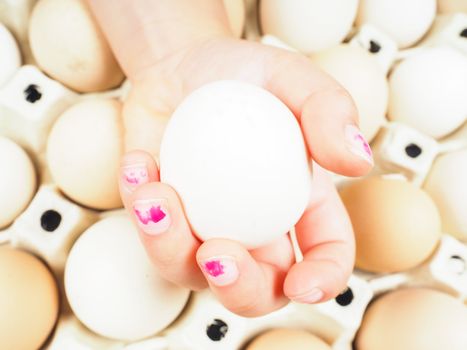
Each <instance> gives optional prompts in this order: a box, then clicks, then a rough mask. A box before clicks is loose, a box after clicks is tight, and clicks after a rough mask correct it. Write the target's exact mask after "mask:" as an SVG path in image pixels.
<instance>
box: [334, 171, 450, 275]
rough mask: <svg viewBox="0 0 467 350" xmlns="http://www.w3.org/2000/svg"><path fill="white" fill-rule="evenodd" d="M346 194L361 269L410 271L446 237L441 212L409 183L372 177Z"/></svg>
mask: <svg viewBox="0 0 467 350" xmlns="http://www.w3.org/2000/svg"><path fill="white" fill-rule="evenodd" d="M340 195H341V198H342V200H343V202H344V204H345V206H346V208H347V211H348V213H349V215H350V219H351V220H352V225H353V228H354V232H355V239H356V243H357V256H356V266H357V267H358V268H361V269H364V270H368V271H373V272H395V271H403V270H407V269H410V268H413V267H415V266H417V265H419V264H420V263H422V262H423V261H424V260H425V259H427V258H428V257H429V256H430V255H431V254H432V252H433V251H434V249H435V248H436V246H437V243H438V241H439V239H440V235H441V223H440V215H439V213H438V209H437V208H436V206H435V204H434V203H433V200H432V199H431V198H430V197H429V196H428V195H427V194H426V193H425V192H424V191H422V190H421V189H419V188H417V187H415V186H414V185H412V184H410V183H409V182H406V181H403V180H394V179H383V178H380V177H370V178H366V179H363V180H359V181H356V182H354V183H352V184H350V185H349V186H347V187H345V188H343V189H342V190H341V191H340Z"/></svg>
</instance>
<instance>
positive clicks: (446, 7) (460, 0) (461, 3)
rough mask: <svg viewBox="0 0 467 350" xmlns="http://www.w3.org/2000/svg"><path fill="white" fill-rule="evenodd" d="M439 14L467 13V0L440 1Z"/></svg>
mask: <svg viewBox="0 0 467 350" xmlns="http://www.w3.org/2000/svg"><path fill="white" fill-rule="evenodd" d="M438 12H439V13H442V14H444V13H456V12H464V13H467V0H438Z"/></svg>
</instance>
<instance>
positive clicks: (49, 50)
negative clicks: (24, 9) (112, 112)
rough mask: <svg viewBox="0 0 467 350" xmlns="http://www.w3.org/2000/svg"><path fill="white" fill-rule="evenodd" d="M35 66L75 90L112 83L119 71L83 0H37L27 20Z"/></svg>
mask: <svg viewBox="0 0 467 350" xmlns="http://www.w3.org/2000/svg"><path fill="white" fill-rule="evenodd" d="M29 41H30V44H31V49H32V53H33V55H34V58H35V59H36V61H37V63H38V65H39V67H40V68H41V69H42V70H43V71H44V72H46V73H47V74H49V75H50V76H51V77H52V78H54V79H56V80H58V81H60V82H61V83H63V84H65V85H66V86H68V87H70V88H72V89H74V90H76V91H79V92H95V91H102V90H107V89H110V88H113V87H116V86H117V85H119V84H120V83H121V82H122V81H123V78H124V77H123V73H122V71H121V69H120V67H119V65H118V63H117V61H116V60H115V58H114V56H113V54H112V51H111V49H110V46H109V45H108V43H107V42H106V40H105V38H104V36H103V34H102V32H101V30H100V29H99V27H98V25H97V23H96V22H95V20H94V19H93V17H92V15H91V13H90V10H89V8H88V6H87V5H86V1H84V0H67V1H63V0H40V1H39V2H38V3H37V5H36V6H35V7H34V10H33V13H32V15H31V21H30V24H29Z"/></svg>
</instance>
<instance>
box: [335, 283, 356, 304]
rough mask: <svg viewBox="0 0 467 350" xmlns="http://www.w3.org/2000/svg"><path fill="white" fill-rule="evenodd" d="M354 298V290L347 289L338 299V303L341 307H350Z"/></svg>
mask: <svg viewBox="0 0 467 350" xmlns="http://www.w3.org/2000/svg"><path fill="white" fill-rule="evenodd" d="M353 298H354V296H353V292H352V289H350V288H349V287H347V289H346V290H345V291H344V292H342V293H341V294H339V295H338V296H337V297H336V303H338V304H339V305H340V306H348V305H350V304H352V301H353Z"/></svg>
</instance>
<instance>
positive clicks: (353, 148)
mask: <svg viewBox="0 0 467 350" xmlns="http://www.w3.org/2000/svg"><path fill="white" fill-rule="evenodd" d="M345 142H346V146H347V148H348V149H349V151H350V152H352V153H353V154H355V155H357V156H359V157H360V158H363V159H364V160H366V161H367V162H368V163H370V164H371V165H373V164H374V162H373V152H372V151H371V148H370V145H369V144H368V142H367V141H366V140H365V137H364V136H363V134H362V132H361V131H360V129H359V128H357V127H356V126H355V125H347V126H346V127H345Z"/></svg>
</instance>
